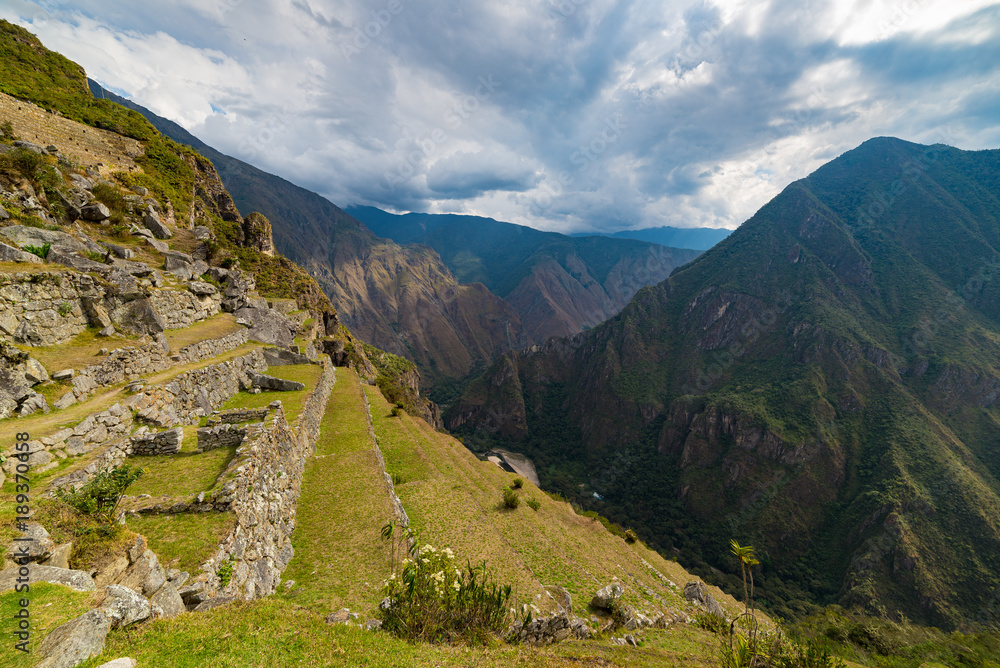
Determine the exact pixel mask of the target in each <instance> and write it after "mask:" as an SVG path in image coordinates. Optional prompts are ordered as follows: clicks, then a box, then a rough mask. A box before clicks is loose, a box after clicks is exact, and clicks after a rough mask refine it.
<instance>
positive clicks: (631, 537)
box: [625, 529, 639, 543]
mask: <svg viewBox="0 0 1000 668" xmlns="http://www.w3.org/2000/svg"><path fill="white" fill-rule="evenodd" d="M637 540H639V537H638V536H636V535H635V532H634V531H632V530H631V529H628V530H626V531H625V542H626V543H634V542H635V541H637Z"/></svg>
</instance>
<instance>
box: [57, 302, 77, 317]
mask: <svg viewBox="0 0 1000 668" xmlns="http://www.w3.org/2000/svg"><path fill="white" fill-rule="evenodd" d="M56 311H57V312H58V313H59V315H61V316H62V317H64V318H65V317H66V316H68V315H69V314H70V313H72V312H73V305H72V304H70V303H69V302H63V303H62V304H60V305H59V308H58V309H56Z"/></svg>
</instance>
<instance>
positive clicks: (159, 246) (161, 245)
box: [146, 237, 170, 253]
mask: <svg viewBox="0 0 1000 668" xmlns="http://www.w3.org/2000/svg"><path fill="white" fill-rule="evenodd" d="M146 243H147V244H149V245H150V246H152V247H153V248H154V249H155V250H157V251H159V252H160V253H166V252H167V251H169V250H170V246H168V245H167V244H166V242H163V241H158V240H156V239H150V238H149V237H146Z"/></svg>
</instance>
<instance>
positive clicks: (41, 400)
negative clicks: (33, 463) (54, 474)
mask: <svg viewBox="0 0 1000 668" xmlns="http://www.w3.org/2000/svg"><path fill="white" fill-rule="evenodd" d="M38 411H41V412H43V413H48V412H49V402H47V401H46V400H45V397H44V396H42V395H41V394H35V395H33V396H30V397H28V398H27V399H25V400H24V401H22V402H21V405H20V406H18V407H17V414H18V415H21V416H25V415H33V414H35V413H37V412H38ZM45 463H46V464H47V463H48V462H45Z"/></svg>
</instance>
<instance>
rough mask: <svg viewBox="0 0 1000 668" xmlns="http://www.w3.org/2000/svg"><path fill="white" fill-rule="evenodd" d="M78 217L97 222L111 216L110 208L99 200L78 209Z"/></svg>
mask: <svg viewBox="0 0 1000 668" xmlns="http://www.w3.org/2000/svg"><path fill="white" fill-rule="evenodd" d="M80 217H81V218H83V219H84V220H90V221H93V222H95V223H99V222H101V221H102V220H107V219H108V218H110V217H111V210H110V209H109V208H108V207H106V206H105V205H104V204H102V203H100V202H94V203H93V204H88V205H87V206H85V207H83V208H81V209H80Z"/></svg>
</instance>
